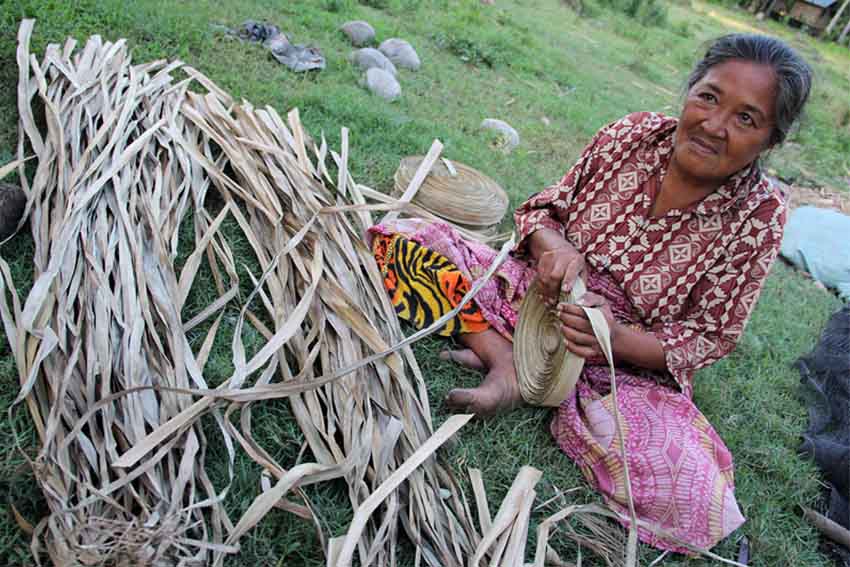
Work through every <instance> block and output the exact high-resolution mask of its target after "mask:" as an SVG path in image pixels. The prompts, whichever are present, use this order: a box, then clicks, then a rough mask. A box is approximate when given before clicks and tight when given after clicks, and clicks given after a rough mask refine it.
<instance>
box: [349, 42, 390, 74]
mask: <svg viewBox="0 0 850 567" xmlns="http://www.w3.org/2000/svg"><path fill="white" fill-rule="evenodd" d="M348 60H349V61H351V62H352V63H354V64H355V65H357V66H358V67H360V68H361V69H363V70H364V71H367V70H369V69H371V68H372V67H376V68H378V69H383V70H384V71H386V72H388V73H390V74H391V75H392V76H393V77H395V76H396V75H398V71H397V70H396V68H395V65H393V62H392V61H390V60H389V59H387V56H386V55H384V54H383V53H381V52H380V51H378V50H377V49H375V48H373V47H364V48H363V49H358V50H357V51H352V52H351V55H349V56H348Z"/></svg>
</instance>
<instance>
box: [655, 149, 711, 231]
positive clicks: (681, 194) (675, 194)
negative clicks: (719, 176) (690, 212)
mask: <svg viewBox="0 0 850 567" xmlns="http://www.w3.org/2000/svg"><path fill="white" fill-rule="evenodd" d="M720 185H721V184H720V183H718V182H716V181H704V180H702V181H701V180H697V179H694V178H692V177H689V176H686V175H683V173H682V171H681V170H680V169H679V168H677V167H676V166H675V160H671V161H670V167H669V168H668V169H667V172H666V173H665V174H664V177H663V178H662V179H661V186H660V187H659V190H658V194H657V195H656V196H655V201H654V202H653V203H652V209H651V211H650V216H652V217H654V218H659V217H663V216H664V215H666V214H667V213H668V212H670V211H671V210H673V209H679V210H682V209H686V208H688V207H690V206H691V205H693V204H694V203H698V202H700V201H702V200H703V199H704V198H706V197H707V196H708V195H710V194H711V193H713V192H714V191H715V190H717V189H718V188H719V187H720Z"/></svg>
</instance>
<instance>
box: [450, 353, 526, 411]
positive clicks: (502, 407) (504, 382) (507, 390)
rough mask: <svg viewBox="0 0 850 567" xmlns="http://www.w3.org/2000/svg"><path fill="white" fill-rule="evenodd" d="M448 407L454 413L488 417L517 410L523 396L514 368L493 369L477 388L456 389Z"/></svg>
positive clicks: (451, 393)
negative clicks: (469, 413) (470, 413)
mask: <svg viewBox="0 0 850 567" xmlns="http://www.w3.org/2000/svg"><path fill="white" fill-rule="evenodd" d="M446 405H447V406H448V407H449V408H451V409H452V410H454V411H458V412H472V413H474V414H476V415H478V416H481V417H486V416H491V415H495V414H497V413H503V412H507V411H510V410H512V409H516V408H518V407H520V406H521V405H522V396H521V395H520V393H519V386H518V385H517V381H516V370H514V367H513V366H512V365H511V366H507V367H504V366H503V367H498V368H494V369H492V370H491V371H490V372H489V373H488V374H487V376H485V377H484V380H482V381H481V384H480V385H479V386H478V387H477V388H455V389H454V390H452V391H450V392H449V395H448V396H447V397H446Z"/></svg>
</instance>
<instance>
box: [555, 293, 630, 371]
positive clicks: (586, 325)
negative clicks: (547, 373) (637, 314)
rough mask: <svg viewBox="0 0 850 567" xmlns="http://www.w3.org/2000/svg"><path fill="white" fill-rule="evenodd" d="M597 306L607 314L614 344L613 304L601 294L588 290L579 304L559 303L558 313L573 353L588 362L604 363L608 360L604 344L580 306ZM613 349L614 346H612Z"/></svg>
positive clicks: (566, 342) (606, 317) (568, 346)
mask: <svg viewBox="0 0 850 567" xmlns="http://www.w3.org/2000/svg"><path fill="white" fill-rule="evenodd" d="M580 305H583V306H585V307H596V308H598V309H599V310H600V311H602V314H603V315H604V316H605V320H606V321H607V322H608V328H609V329H610V330H611V344H612V345H613V344H614V340H615V334H616V329H617V327H618V323H617V321H616V320H615V319H614V314H613V313H612V312H611V306H610V305H608V301H607V300H606V299H605V298H604V297H602V296H601V295H597V294H595V293H592V292H587V293H585V294H584V295H583V296H581V297H580V298H579V300H578V305H573V304H571V303H566V302H562V303H559V304H558V307H557V314H558V318H559V319H560V320H561V323H562V325H561V332H562V333H563V334H564V344H565V345H566V347H567V350H569V351H570V352H571V353H573V354H575V355H577V356H580V357H582V358H584V359H585V360H587V361H588V362H593V363H597V364H604V363H606V362H607V359H606V358H605V354H604V352H603V351H602V346H601V345H600V344H599V341H597V340H596V335H594V334H593V327H591V325H590V320H589V319H588V318H587V314H586V313H585V312H584V309H582V308H581V307H580ZM612 350H613V346H612Z"/></svg>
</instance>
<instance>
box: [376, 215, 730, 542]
mask: <svg viewBox="0 0 850 567" xmlns="http://www.w3.org/2000/svg"><path fill="white" fill-rule="evenodd" d="M370 232H373V233H381V234H392V233H402V234H404V235H405V236H406V237H407V238H409V239H411V240H414V241H416V242H418V243H420V244H422V245H423V246H425V247H427V248H429V249H431V250H434V251H436V252H438V253H440V254H442V255H444V256H446V257H447V258H449V259H450V260H451V261H452V262H453V263H455V264H456V265H457V266H458V268H460V269H461V270H462V271H463V272H464V273H465V275H466V276H467V277H468V278H470V280H471V281H475V280H476V279H477V278H479V277H480V276H481V275H482V274H483V273H484V272H485V271H486V269H487V268H488V267H489V266H490V265H491V264H492V262H493V260H494V258H495V257H496V252H495V251H494V250H492V249H491V248H489V247H488V246H485V245H482V244H480V243H476V242H471V241H467V240H464V239H463V238H462V237H461V236H459V235H458V234H457V233H456V232H455V231H454V230H453V229H452V228H451V227H449V226H448V225H445V224H441V223H427V222H423V221H416V220H403V221H394V222H393V223H389V224H385V225H378V226H376V227H373V228H372V229H370ZM534 275H535V270H534V268H533V267H532V266H530V265H529V264H528V263H526V262H525V261H523V260H520V259H517V258H510V259H509V260H508V261H507V262H505V264H503V266H502V267H501V268H500V269H499V270H498V272H497V276H496V277H495V278H494V279H493V280H491V281H490V282H488V283H487V284H486V285H485V286H484V288H483V289H482V290H481V292H480V293H479V295H478V296H477V297H476V300H475V301H476V302H477V303H478V305H479V307H480V308H481V311H482V313H483V314H484V315H485V317H486V318H487V319H488V321H489V322H490V323H491V324H492V325H493V327H494V328H496V329H497V330H499V332H500V333H502V334H503V335H504V336H506V337H508V338H509V339H510V338H511V337H512V333H513V330H514V328H515V325H516V320H517V312H518V309H519V304H520V302H521V300H522V297H523V295H524V294H525V292H526V291H527V289H528V285H529V283H530V282H531V280H532V279H533V277H534ZM588 289H589V290H590V291H593V292H595V293H597V294H599V295H602V296H604V297H605V298H606V299H607V300H608V302H609V303H610V305H611V308H612V311H613V313H614V316H615V317H616V318H617V319H618V320H619V321H621V322H623V323H627V324H634V323H637V322H638V321H639V318H638V317H637V316H636V314H635V313H634V310H633V308H632V307H631V305H630V304H629V302H628V300H627V298H626V296H625V295H624V294H623V292H622V290H621V289H620V288H619V286H617V284H616V282H614V281H613V280H612V279H611V278H610V277H609V276H607V274H604V273H600V272H596V271H591V272H590V274H589V276H588ZM616 379H617V388H618V402H619V404H618V405H619V411H620V414H621V416H622V419H623V426H624V427H623V429H624V436H625V440H626V448H627V454H628V459H629V471H630V475H631V484H632V486H631V488H632V495H633V498H634V503H635V510H636V512H637V516H638V518H640V519H641V520H643V521H646V522H648V523H649V524H652V525H657V526H659V527H661V528H662V529H664V530H665V531H667V532H670V533H672V534H673V535H675V536H676V537H677V538H679V539H681V540H683V541H685V542H687V543H689V544H691V545H694V546H699V547H704V548H710V547H712V546H714V545H715V544H716V543H717V542H719V541H720V540H721V539H723V538H725V537H726V536H727V535H729V534H730V533H731V532H732V531H733V530H735V529H736V528H737V527H738V526H740V525H741V524H742V523H743V522H744V518H743V516H742V515H741V512H740V510H739V508H738V504H737V502H736V501H735V496H734V480H733V475H732V456H731V454H730V453H729V450H728V449H727V448H726V446H725V445H724V443H723V441H722V440H721V439H720V437H719V436H718V435H717V433H716V432H715V431H714V429H713V428H712V426H711V425H710V424H709V423H708V421H707V420H706V418H705V416H703V415H702V413H701V412H700V411H699V410H698V409H697V407H696V406H695V405H694V403H693V401H692V400H691V398H690V390H686V391H682V390H681V389H680V388H678V386H677V385H676V382H675V381H674V380H673V379H672V378H671V377H670V376H669V375H667V376H665V375H661V374H660V373H653V372H650V371H646V370H641V369H637V368H632V367H618V368H617V369H616ZM612 402H613V400H612V398H611V395H610V373H609V370H608V367H607V366H599V365H591V364H587V365H585V367H584V371H583V372H582V375H581V378H580V379H579V382H578V385H577V387H576V390H575V392H574V393H573V394H572V395H571V396H570V397H569V398H568V399H567V400H565V401H564V402H563V403H562V404H561V406H560V407H559V408H558V410H557V413H556V414H555V417H554V419H553V420H552V425H551V430H552V434H553V435H554V437H555V440H556V441H557V443H558V445H559V446H560V447H561V449H562V450H563V451H564V452H565V453H566V454H567V455H568V456H569V457H570V458H571V459H572V460H573V461H574V462H575V463H576V464H577V465H578V466H579V467H580V469H581V471H582V473H583V474H584V476H585V478H587V480H588V481H589V482H590V483H591V484H592V485H593V486H594V487H595V488H596V489H597V490H598V491H599V492H600V493H601V494H602V495H603V497H604V498H605V500H606V501H607V502H608V504H609V505H610V506H611V507H612V508H613V509H614V510H615V511H617V512H618V513H619V515H620V518H621V521H622V523H623V524H625V525H628V523H629V513H628V508H627V502H626V497H625V478H624V476H623V463H622V458H621V449H620V446H619V442H618V439H617V436H616V434H615V426H614V416H613V413H612V410H613V407H612ZM638 533H639V536H640V539H641V541H643V542H644V543H647V544H650V545H653V546H655V547H658V548H661V549H669V550H672V551H677V552H682V553H685V552H687V550H686V549H685V548H683V547H682V546H680V545H676V544H675V543H672V542H669V541H664V540H662V539H659V538H658V537H657V536H656V535H654V534H653V533H651V532H650V531H648V530H644V529H640V530H639V532H638Z"/></svg>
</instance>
